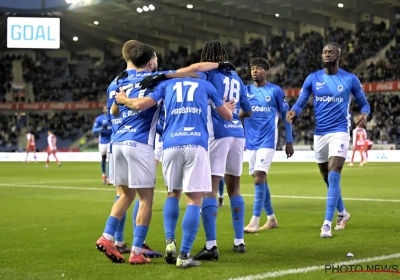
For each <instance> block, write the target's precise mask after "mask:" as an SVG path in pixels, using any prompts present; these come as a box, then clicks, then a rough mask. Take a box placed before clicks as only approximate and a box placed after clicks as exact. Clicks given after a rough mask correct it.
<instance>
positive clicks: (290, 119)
mask: <svg viewBox="0 0 400 280" xmlns="http://www.w3.org/2000/svg"><path fill="white" fill-rule="evenodd" d="M295 116H296V112H295V111H294V110H290V111H288V112H287V113H286V121H287V122H288V123H292V122H293V118H294V117H295Z"/></svg>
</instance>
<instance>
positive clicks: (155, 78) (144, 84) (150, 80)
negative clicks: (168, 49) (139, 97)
mask: <svg viewBox="0 0 400 280" xmlns="http://www.w3.org/2000/svg"><path fill="white" fill-rule="evenodd" d="M204 75H205V74H204V73H202V72H179V73H178V72H175V73H168V74H165V73H159V74H156V75H152V76H147V77H146V78H144V79H143V80H142V81H141V82H140V83H139V86H140V89H142V90H144V89H146V88H148V87H149V86H150V85H151V84H154V83H159V82H162V81H165V80H167V79H174V78H195V79H199V78H202V79H205V78H204Z"/></svg>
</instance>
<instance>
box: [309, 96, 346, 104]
mask: <svg viewBox="0 0 400 280" xmlns="http://www.w3.org/2000/svg"><path fill="white" fill-rule="evenodd" d="M315 101H317V102H334V103H340V102H344V98H343V97H333V96H316V97H315Z"/></svg>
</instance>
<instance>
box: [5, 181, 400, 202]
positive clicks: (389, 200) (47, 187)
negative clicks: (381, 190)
mask: <svg viewBox="0 0 400 280" xmlns="http://www.w3.org/2000/svg"><path fill="white" fill-rule="evenodd" d="M0 187H3V188H34V189H56V190H80V191H113V192H115V188H114V187H112V186H107V187H104V188H93V187H87V188H85V187H74V186H52V185H47V186H46V185H34V184H8V183H0ZM155 192H156V193H167V192H166V191H157V190H155ZM242 196H245V197H253V196H254V194H246V193H245V194H242ZM271 197H272V198H283V199H316V200H326V197H323V196H296V195H271ZM343 199H344V200H346V201H370V202H396V203H400V199H380V198H357V197H347V198H343Z"/></svg>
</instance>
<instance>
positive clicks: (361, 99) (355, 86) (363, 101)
mask: <svg viewBox="0 0 400 280" xmlns="http://www.w3.org/2000/svg"><path fill="white" fill-rule="evenodd" d="M351 92H352V93H353V95H354V99H355V101H356V103H357V105H358V106H360V108H361V109H360V111H361V116H360V118H359V119H358V121H357V123H356V126H357V127H362V126H364V125H365V124H366V123H367V118H368V115H369V114H370V112H371V108H370V106H369V103H368V101H367V97H366V96H365V93H364V90H363V88H362V84H361V82H360V80H359V79H358V78H357V77H356V76H355V75H353V78H352V87H351Z"/></svg>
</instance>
